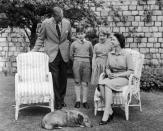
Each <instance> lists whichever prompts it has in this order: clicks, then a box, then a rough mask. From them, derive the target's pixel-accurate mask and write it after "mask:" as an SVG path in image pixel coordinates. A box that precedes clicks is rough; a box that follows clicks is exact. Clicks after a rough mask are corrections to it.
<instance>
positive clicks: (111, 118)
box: [107, 113, 114, 122]
mask: <svg viewBox="0 0 163 131" xmlns="http://www.w3.org/2000/svg"><path fill="white" fill-rule="evenodd" d="M113 118H114V113H112V114H111V115H109V118H108V120H107V122H110V121H112V120H113Z"/></svg>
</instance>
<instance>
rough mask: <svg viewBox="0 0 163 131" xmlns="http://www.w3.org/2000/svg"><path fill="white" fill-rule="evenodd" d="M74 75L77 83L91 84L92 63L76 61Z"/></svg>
mask: <svg viewBox="0 0 163 131" xmlns="http://www.w3.org/2000/svg"><path fill="white" fill-rule="evenodd" d="M73 73H74V80H75V82H90V79H91V65H90V62H83V61H77V60H74V62H73Z"/></svg>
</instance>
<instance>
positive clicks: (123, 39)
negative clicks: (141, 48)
mask: <svg viewBox="0 0 163 131" xmlns="http://www.w3.org/2000/svg"><path fill="white" fill-rule="evenodd" d="M113 35H114V36H115V37H116V38H117V40H118V41H119V43H120V47H121V48H125V37H124V36H123V34H120V33H114V34H113Z"/></svg>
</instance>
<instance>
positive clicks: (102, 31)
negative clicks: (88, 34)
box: [98, 30, 109, 37]
mask: <svg viewBox="0 0 163 131" xmlns="http://www.w3.org/2000/svg"><path fill="white" fill-rule="evenodd" d="M100 34H103V35H106V36H107V37H108V36H109V33H108V32H106V31H104V30H100V31H99V32H98V36H99V35H100Z"/></svg>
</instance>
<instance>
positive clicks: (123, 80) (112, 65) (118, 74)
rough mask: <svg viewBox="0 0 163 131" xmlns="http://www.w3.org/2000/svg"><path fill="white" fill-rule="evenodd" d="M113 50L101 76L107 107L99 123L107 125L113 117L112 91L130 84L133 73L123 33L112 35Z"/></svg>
mask: <svg viewBox="0 0 163 131" xmlns="http://www.w3.org/2000/svg"><path fill="white" fill-rule="evenodd" d="M110 39H111V43H112V46H113V47H112V48H113V50H112V51H111V52H109V53H108V59H107V62H106V69H105V72H104V73H103V75H101V76H100V78H99V89H100V92H101V95H102V97H103V99H104V101H105V109H104V114H103V117H102V120H101V122H100V123H99V125H105V124H107V123H108V122H110V121H111V120H112V119H113V110H112V107H111V104H112V91H122V87H123V86H125V85H127V84H128V81H129V76H130V74H131V73H133V69H134V67H133V62H132V57H131V55H129V54H127V53H126V52H125V50H124V49H123V48H125V38H124V36H123V35H122V34H119V33H115V34H113V35H111V38H110Z"/></svg>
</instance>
